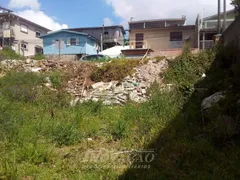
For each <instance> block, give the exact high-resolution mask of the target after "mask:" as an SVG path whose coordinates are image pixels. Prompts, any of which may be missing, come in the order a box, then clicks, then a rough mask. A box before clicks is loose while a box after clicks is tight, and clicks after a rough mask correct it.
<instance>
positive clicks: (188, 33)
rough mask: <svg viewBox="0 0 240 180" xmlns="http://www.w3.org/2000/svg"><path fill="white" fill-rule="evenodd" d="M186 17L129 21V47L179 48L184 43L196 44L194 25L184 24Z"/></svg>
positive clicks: (192, 46)
mask: <svg viewBox="0 0 240 180" xmlns="http://www.w3.org/2000/svg"><path fill="white" fill-rule="evenodd" d="M185 22H186V18H185V17H182V18H179V19H157V20H143V21H131V22H129V28H130V31H129V38H130V49H152V50H153V51H157V50H166V49H170V50H171V49H180V48H182V47H183V46H184V44H185V43H188V44H189V46H190V47H191V48H194V47H195V46H196V41H195V37H196V28H195V25H191V26H186V25H185Z"/></svg>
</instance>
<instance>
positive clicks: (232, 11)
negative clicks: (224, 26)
mask: <svg viewBox="0 0 240 180" xmlns="http://www.w3.org/2000/svg"><path fill="white" fill-rule="evenodd" d="M226 13H227V14H230V13H235V9H231V10H228V11H226ZM223 15H224V12H221V13H220V16H223ZM215 17H218V14H214V15H212V16H208V17H205V18H204V19H203V20H209V19H212V18H215Z"/></svg>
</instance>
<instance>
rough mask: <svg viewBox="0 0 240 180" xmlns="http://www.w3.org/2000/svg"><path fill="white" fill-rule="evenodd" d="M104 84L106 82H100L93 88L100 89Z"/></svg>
mask: <svg viewBox="0 0 240 180" xmlns="http://www.w3.org/2000/svg"><path fill="white" fill-rule="evenodd" d="M103 85H104V82H98V83H95V84H93V85H92V88H93V89H99V88H100V87H102V86H103Z"/></svg>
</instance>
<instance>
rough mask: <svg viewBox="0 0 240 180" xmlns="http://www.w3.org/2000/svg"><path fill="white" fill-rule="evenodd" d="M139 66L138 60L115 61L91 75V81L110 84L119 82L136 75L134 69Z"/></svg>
mask: <svg viewBox="0 0 240 180" xmlns="http://www.w3.org/2000/svg"><path fill="white" fill-rule="evenodd" d="M137 65H139V61H138V60H125V59H123V60H121V59H119V60H113V61H111V62H110V63H106V64H104V65H103V66H102V67H100V68H97V69H96V70H95V71H93V72H92V74H91V79H92V80H93V81H95V82H99V81H104V82H108V81H112V80H116V81H119V80H122V79H123V78H124V77H126V76H128V75H131V74H132V73H134V67H136V66H137Z"/></svg>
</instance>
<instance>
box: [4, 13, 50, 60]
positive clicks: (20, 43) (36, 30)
mask: <svg viewBox="0 0 240 180" xmlns="http://www.w3.org/2000/svg"><path fill="white" fill-rule="evenodd" d="M5 10H6V11H7V12H6V11H4V12H1V13H0V46H1V47H12V49H13V50H15V51H16V52H17V53H19V54H21V55H24V56H33V55H35V54H38V53H42V49H43V42H42V39H40V38H39V36H41V35H44V34H47V33H48V32H49V31H50V30H49V29H47V28H45V27H42V26H40V25H38V24H36V23H34V22H31V21H28V20H26V19H24V18H22V17H19V16H17V15H15V14H13V13H12V11H10V10H7V9H5Z"/></svg>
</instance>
